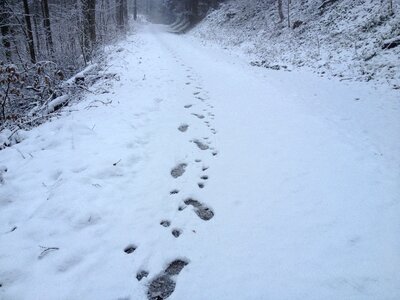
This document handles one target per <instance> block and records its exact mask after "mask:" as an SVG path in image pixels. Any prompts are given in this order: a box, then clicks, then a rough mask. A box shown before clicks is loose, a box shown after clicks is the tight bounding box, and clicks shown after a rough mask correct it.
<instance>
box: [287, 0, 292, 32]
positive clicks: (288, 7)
mask: <svg viewBox="0 0 400 300" xmlns="http://www.w3.org/2000/svg"><path fill="white" fill-rule="evenodd" d="M291 3H292V1H291V0H287V22H288V27H289V28H290V4H291Z"/></svg>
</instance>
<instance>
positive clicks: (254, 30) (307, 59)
mask: <svg viewBox="0 0 400 300" xmlns="http://www.w3.org/2000/svg"><path fill="white" fill-rule="evenodd" d="M321 2H325V3H326V4H327V5H321ZM390 2H391V1H373V0H370V1H355V0H341V1H320V0H303V1H292V2H291V3H290V28H289V27H288V20H287V17H286V16H287V10H286V7H285V6H286V4H287V3H288V2H285V1H283V3H284V8H283V9H284V12H283V13H284V21H283V22H280V20H279V14H278V9H277V6H276V5H275V2H274V1H271V0H258V1H250V2H249V1H240V0H232V1H225V2H224V3H223V4H221V5H220V7H219V8H218V9H217V10H214V11H212V12H211V13H210V14H209V15H208V16H207V18H205V19H204V20H203V21H202V22H201V23H200V25H199V26H197V27H196V28H195V29H194V30H193V34H194V35H195V36H197V37H200V38H201V39H203V40H205V41H213V42H215V43H217V44H219V45H224V46H226V47H229V48H235V49H236V50H238V51H240V52H243V53H247V54H249V55H251V56H252V58H253V59H252V60H253V62H254V63H255V64H256V65H259V66H262V67H266V68H281V69H283V68H286V67H287V68H289V69H292V68H308V69H311V70H313V71H314V72H316V73H318V74H320V75H321V76H328V77H337V78H339V79H344V80H358V81H370V80H372V81H378V82H380V83H382V84H384V85H389V86H392V87H397V88H400V86H399V85H400V65H399V63H398V61H399V56H400V47H398V46H397V47H390V49H389V47H387V46H385V43H386V40H391V39H393V40H394V39H396V38H397V37H398V36H399V34H400V3H399V2H398V1H397V3H395V2H396V1H393V3H392V4H393V6H392V7H393V9H394V14H390V12H389V3H390ZM393 46H394V44H393Z"/></svg>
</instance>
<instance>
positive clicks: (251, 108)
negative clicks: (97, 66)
mask: <svg viewBox="0 0 400 300" xmlns="http://www.w3.org/2000/svg"><path fill="white" fill-rule="evenodd" d="M116 49H119V50H118V51H115V50H116ZM110 59H111V64H112V66H111V67H110V69H109V70H108V71H112V72H116V73H118V74H119V76H120V81H118V82H116V83H114V85H113V86H112V87H109V86H95V87H93V88H92V90H93V92H94V94H92V95H88V97H87V99H86V100H85V101H84V102H81V103H80V104H78V105H76V106H74V107H73V109H74V110H76V111H74V112H72V113H70V114H68V115H67V116H65V117H62V118H60V119H58V120H54V121H53V122H51V123H47V124H44V125H43V126H41V127H39V128H37V129H34V130H33V131H31V132H30V133H29V134H28V137H27V139H26V140H25V141H24V142H22V143H21V144H18V145H16V146H14V147H12V148H8V149H6V150H4V151H1V152H0V165H5V166H6V167H7V168H8V172H7V173H5V174H4V184H3V185H1V186H0V285H1V286H0V299H7V300H8V299H97V300H98V299H132V300H136V299H146V298H147V297H148V293H149V291H150V295H152V296H154V299H157V298H156V295H157V293H161V294H163V293H164V295H169V294H170V293H171V292H172V295H171V296H170V297H169V299H180V300H187V299H191V300H195V299H196V300H204V299H216V300H221V299H252V300H253V299H278V300H280V299H399V298H400V272H399V271H400V252H399V249H400V218H399V215H400V174H399V167H400V155H399V153H398V149H400V118H399V115H400V105H399V99H396V97H398V95H396V94H395V92H393V91H390V90H386V89H385V88H376V89H375V88H372V87H370V86H368V85H366V84H360V83H347V84H345V83H340V82H336V81H330V80H327V79H320V78H316V77H315V75H312V74H308V73H297V72H275V71H268V70H263V69H256V68H251V67H250V66H248V64H247V63H245V62H244V61H242V60H241V58H240V57H238V56H236V55H234V54H232V55H228V54H227V52H226V51H223V50H219V49H217V48H213V49H211V48H206V47H204V46H202V45H201V44H200V43H198V42H197V41H195V40H192V39H191V38H189V37H182V36H176V35H172V34H168V33H165V32H163V31H162V30H161V29H160V27H156V26H145V27H144V28H142V29H141V30H140V31H139V32H138V33H137V34H136V35H133V36H131V37H129V39H128V41H127V42H124V43H122V44H121V45H117V46H116V47H115V49H114V51H112V57H111V58H110ZM103 88H107V89H109V90H110V91H111V93H102V92H101V91H102V89H103ZM110 101H112V102H110ZM103 103H104V104H103ZM42 247H51V248H53V247H54V248H56V249H48V251H45V250H46V248H42ZM142 277H143V278H142ZM138 279H141V280H138ZM161 294H160V295H161ZM160 299H162V298H160Z"/></svg>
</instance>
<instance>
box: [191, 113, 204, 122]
mask: <svg viewBox="0 0 400 300" xmlns="http://www.w3.org/2000/svg"><path fill="white" fill-rule="evenodd" d="M192 115H193V116H196V117H198V118H199V119H200V120H201V119H204V118H205V117H204V116H203V115H201V114H195V113H192Z"/></svg>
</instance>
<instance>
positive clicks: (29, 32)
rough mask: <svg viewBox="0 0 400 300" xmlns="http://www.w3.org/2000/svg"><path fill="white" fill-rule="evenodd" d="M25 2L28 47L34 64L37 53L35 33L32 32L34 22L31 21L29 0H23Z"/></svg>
mask: <svg viewBox="0 0 400 300" xmlns="http://www.w3.org/2000/svg"><path fill="white" fill-rule="evenodd" d="M22 2H23V4H24V17H25V25H26V34H27V37H28V41H27V42H28V48H29V54H30V57H31V62H32V63H33V64H35V63H36V53H35V44H34V42H33V33H32V23H31V16H30V12H29V5H28V0H22Z"/></svg>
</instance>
